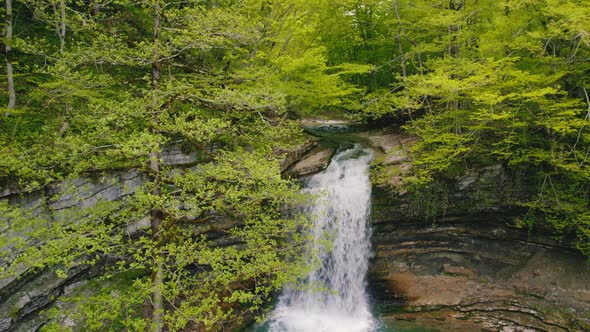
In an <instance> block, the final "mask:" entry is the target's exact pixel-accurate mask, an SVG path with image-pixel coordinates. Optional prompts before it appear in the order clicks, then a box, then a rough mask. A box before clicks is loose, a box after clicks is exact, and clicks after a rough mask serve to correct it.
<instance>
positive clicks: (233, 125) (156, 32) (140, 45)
mask: <svg viewBox="0 0 590 332" xmlns="http://www.w3.org/2000/svg"><path fill="white" fill-rule="evenodd" d="M2 17H3V19H2V26H3V29H2V31H3V41H4V42H3V52H2V62H1V63H0V70H1V72H2V77H3V78H4V79H3V80H2V83H1V84H2V86H3V88H2V89H0V104H1V105H2V106H1V107H2V108H1V109H0V112H1V114H0V184H1V186H2V187H4V188H15V187H17V188H20V189H19V190H21V191H22V192H32V191H44V190H45V191H47V188H49V187H50V186H52V185H54V184H56V183H68V181H73V180H75V179H78V178H81V177H88V176H91V175H92V176H96V175H97V174H98V175H100V176H103V177H107V175H109V174H112V173H113V172H117V171H121V170H129V169H137V170H139V172H140V173H141V174H142V176H144V177H145V183H144V184H143V185H142V186H141V188H136V189H134V190H132V191H130V192H129V193H128V194H127V195H126V196H125V199H124V200H121V201H117V202H112V201H104V202H98V203H97V204H95V205H94V206H92V207H86V208H85V209H80V210H77V211H76V212H75V213H74V214H72V215H66V216H63V215H61V216H60V215H54V214H44V213H38V211H34V209H30V208H27V207H23V208H21V209H17V208H16V207H15V206H14V205H12V204H9V202H8V200H7V199H3V200H1V201H0V215H1V217H0V229H2V230H3V231H2V236H1V238H0V246H1V247H2V248H3V254H2V256H1V257H0V264H1V265H0V266H2V268H1V269H2V274H3V275H18V274H19V273H22V270H23V266H26V267H27V268H28V269H30V271H31V272H30V273H34V272H35V271H40V270H47V269H52V270H53V271H55V273H56V275H57V276H59V277H65V276H66V275H67V273H68V271H69V270H71V269H73V268H75V267H77V266H82V265H90V266H100V269H101V272H100V273H101V277H100V278H98V279H97V281H96V283H97V284H96V285H95V286H94V289H95V291H94V292H93V294H92V295H91V296H90V297H84V296H82V297H80V298H75V299H70V300H72V301H77V303H78V304H79V305H78V306H77V309H76V310H74V311H75V312H73V313H71V314H72V315H74V316H75V317H78V318H79V321H80V322H83V323H81V324H84V325H85V328H86V329H87V330H100V329H101V328H104V326H110V327H112V328H114V329H128V330H145V329H146V328H149V329H150V330H153V331H160V330H162V329H166V330H182V329H186V328H191V327H203V328H207V329H221V328H229V327H232V328H233V327H236V326H239V325H240V324H241V322H242V321H241V320H240V317H243V316H247V315H260V314H263V308H264V307H265V306H264V304H265V303H267V302H268V301H269V300H270V299H271V298H272V295H273V292H275V291H276V290H278V289H280V288H281V286H282V285H284V284H285V283H287V282H292V281H295V280H296V279H297V276H299V275H301V273H303V271H304V270H305V267H304V266H303V263H302V261H301V259H300V256H301V247H300V245H301V244H303V243H305V240H306V239H305V238H303V237H298V236H296V234H297V231H296V230H297V229H298V227H301V225H302V224H304V223H305V222H306V221H305V219H304V218H302V217H301V216H297V215H295V216H289V217H286V216H285V214H284V213H283V211H284V209H285V207H286V206H292V205H296V204H297V203H298V202H300V201H301V200H304V199H306V198H305V197H302V196H301V195H300V194H299V193H298V190H297V185H296V184H295V183H294V182H292V181H291V180H288V179H284V178H283V177H281V170H280V166H279V162H280V160H281V158H282V157H283V156H284V152H285V151H288V150H289V149H291V148H293V147H295V146H296V145H298V144H300V143H301V142H302V140H303V136H302V133H301V129H300V128H299V126H298V124H297V122H296V119H298V118H300V117H305V116H321V115H322V114H332V115H333V114H337V115H338V116H349V117H355V118H359V119H364V120H367V121H371V122H374V123H380V124H382V125H401V126H403V129H404V130H405V131H407V132H408V133H411V134H413V135H416V136H418V137H419V138H420V141H419V143H418V144H417V145H416V146H415V147H414V156H415V159H414V161H413V164H414V165H413V166H414V172H415V176H414V177H413V178H412V179H413V182H412V183H411V185H412V186H414V188H415V190H420V189H419V188H423V187H424V186H428V185H429V184H430V183H432V181H434V180H437V179H438V180H440V179H454V178H456V177H457V176H458V175H459V174H462V173H464V172H466V171H467V170H468V169H471V168H476V167H482V166H486V165H491V164H496V163H501V164H503V165H504V166H505V167H506V168H508V169H510V170H511V171H512V172H514V173H519V174H525V176H526V177H527V178H528V179H529V183H530V184H531V187H532V188H531V192H533V193H534V194H532V195H530V196H529V197H525V198H523V199H522V200H521V201H519V202H516V203H517V204H519V205H520V206H521V207H523V208H524V210H525V211H526V213H525V214H524V215H523V216H522V217H521V218H520V219H519V220H518V221H517V222H518V223H520V224H521V225H524V226H528V227H532V225H533V224H534V223H536V222H538V221H543V222H547V223H549V224H551V225H552V227H553V228H554V229H555V230H556V231H557V232H558V233H559V234H570V235H571V234H573V235H574V236H575V237H576V238H577V244H578V247H579V249H580V250H581V251H582V252H584V253H585V254H587V255H590V206H589V204H590V203H589V202H590V193H589V185H590V169H589V168H588V162H589V161H590V133H589V131H590V97H589V91H588V90H590V78H589V77H590V25H589V24H588V22H587V19H588V17H590V1H588V0H571V1H564V0H544V1H531V0H506V1H492V0H445V1H432V0H412V1H402V0H386V1H380V0H317V1H304V0H286V1H278V0H242V1H233V0H219V1H213V0H212V1H209V0H183V1H168V0H138V1H129V0H115V1H111V0H83V1H73V0H35V1H32V0H5V6H4V7H3V8H2ZM177 146H180V148H181V149H182V150H183V152H185V153H188V154H191V153H192V154H194V155H196V156H197V157H196V159H195V160H193V162H192V163H191V164H190V165H186V166H184V167H181V168H180V169H178V167H172V166H171V165H169V164H167V163H166V162H165V160H164V155H165V153H166V151H168V150H169V149H170V148H172V147H177ZM100 176H99V177H100ZM64 190H66V191H67V189H64ZM57 199H58V198H57V197H47V201H48V204H50V203H51V202H54V201H56V200H57ZM146 218H147V219H146ZM142 220H143V221H145V220H147V223H143V224H144V226H145V227H143V228H140V230H139V231H136V233H134V234H133V235H132V236H129V235H128V232H127V233H126V230H127V229H128V228H129V227H130V225H135V224H137V223H138V222H140V221H142ZM203 225H208V226H207V227H210V228H209V230H211V229H215V230H216V231H220V232H222V233H223V234H225V235H226V236H228V238H230V239H231V241H230V242H231V243H226V244H223V245H220V244H219V243H217V245H211V243H212V238H211V237H210V236H209V237H208V236H206V235H204V232H203ZM216 225H217V226H216ZM218 225H226V226H224V227H225V228H223V227H221V226H218ZM227 225H229V226H227ZM133 227H135V226H133ZM221 228H223V229H221ZM31 243H35V245H30V244H31ZM213 243H214V241H213ZM4 248H9V249H10V250H4ZM195 285H199V286H198V287H195ZM112 294H118V296H115V297H113V296H112ZM88 299H91V300H88ZM105 303H109V306H107V307H109V308H112V310H106V311H104V312H103V311H100V312H99V310H97V308H99V307H100V308H103V306H102V305H103V304H105ZM64 310H65V309H64ZM101 310H102V309H101ZM48 314H51V313H48ZM54 314H55V313H54ZM56 315H59V313H57V314H56ZM56 324H57V323H56ZM44 328H46V329H48V330H51V329H57V330H60V328H61V327H60V326H58V325H47V326H45V327H44Z"/></svg>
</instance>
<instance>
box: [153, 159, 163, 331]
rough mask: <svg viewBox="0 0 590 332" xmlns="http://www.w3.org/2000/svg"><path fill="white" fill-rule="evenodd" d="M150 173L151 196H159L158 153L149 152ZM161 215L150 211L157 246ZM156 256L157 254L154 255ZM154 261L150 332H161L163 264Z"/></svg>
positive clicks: (158, 211)
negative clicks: (151, 183)
mask: <svg viewBox="0 0 590 332" xmlns="http://www.w3.org/2000/svg"><path fill="white" fill-rule="evenodd" d="M150 172H151V173H152V177H153V186H154V187H153V189H152V195H154V196H159V195H160V176H161V175H160V154H159V153H158V152H151V153H150ZM163 219H164V218H163V213H162V211H161V210H160V209H158V208H154V209H152V211H151V220H150V224H151V225H150V226H151V230H152V238H153V240H154V242H155V243H156V246H158V244H159V242H160V240H161V239H160V231H161V227H162V221H163ZM156 255H157V253H156ZM154 259H155V261H154V266H155V267H154V271H153V274H152V279H153V283H154V294H153V297H152V310H153V311H152V326H151V331H152V332H161V331H162V327H163V317H164V304H163V303H164V301H163V292H162V291H163V289H162V287H163V284H164V281H163V270H164V262H163V261H162V259H161V257H159V256H156V257H155V258H154Z"/></svg>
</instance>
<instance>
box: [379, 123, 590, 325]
mask: <svg viewBox="0 0 590 332" xmlns="http://www.w3.org/2000/svg"><path fill="white" fill-rule="evenodd" d="M371 141H372V142H373V144H374V146H375V148H376V149H379V150H380V152H381V153H382V156H381V157H380V159H378V160H377V167H378V171H379V172H380V176H383V174H385V175H386V178H385V180H386V181H383V179H381V183H382V185H381V186H374V188H373V206H372V208H373V213H372V222H373V250H374V258H373V260H372V263H371V266H370V271H369V287H370V293H371V295H372V298H373V301H374V302H375V303H376V305H377V310H378V311H379V313H380V316H381V317H382V319H383V321H384V322H385V323H386V324H388V325H389V326H391V327H393V328H394V329H395V328H398V329H404V328H407V329H410V328H416V327H423V328H427V329H433V330H437V331H588V330H590V266H589V265H588V263H587V258H585V257H583V256H582V255H581V254H580V253H579V252H578V251H576V250H575V249H574V248H573V246H572V244H571V243H570V242H569V241H568V239H561V240H556V239H555V238H554V237H553V236H552V233H551V231H550V230H548V229H544V228H543V227H540V228H537V227H535V228H533V229H531V230H529V229H526V228H525V229H523V228H517V227H515V226H514V218H515V217H516V216H518V215H519V214H520V213H521V212H523V211H522V210H520V209H519V208H518V207H517V206H515V205H514V201H515V200H516V199H518V198H521V197H524V196H526V195H529V194H530V193H528V192H527V185H526V178H524V177H522V176H519V174H509V173H508V172H507V171H506V170H505V169H504V168H503V167H502V165H494V166H491V167H487V168H482V169H477V170H472V171H470V172H468V173H467V174H466V175H464V176H463V177H460V178H458V179H456V180H454V181H450V182H447V183H437V184H435V185H434V186H433V187H432V190H430V191H426V192H422V193H417V194H415V193H414V194H406V193H404V192H403V191H402V193H401V194H398V193H394V192H399V190H391V189H392V188H393V189H399V188H396V186H399V185H400V184H401V183H403V179H404V176H405V175H407V174H408V171H407V170H408V169H410V166H409V161H410V159H411V156H410V154H409V145H411V142H412V139H411V138H409V137H405V136H403V135H399V134H395V133H391V132H389V133H388V132H378V133H374V134H372V139H371ZM379 142H388V143H387V145H384V144H380V143H379ZM391 142H397V143H393V144H392V143H391ZM404 142H410V144H405V145H404ZM379 167H381V168H379ZM383 183H384V184H385V185H383Z"/></svg>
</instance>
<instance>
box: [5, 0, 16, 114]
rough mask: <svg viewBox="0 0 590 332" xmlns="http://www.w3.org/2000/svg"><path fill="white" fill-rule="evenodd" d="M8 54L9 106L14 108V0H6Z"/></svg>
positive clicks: (6, 45) (6, 42)
mask: <svg viewBox="0 0 590 332" xmlns="http://www.w3.org/2000/svg"><path fill="white" fill-rule="evenodd" d="M4 45H5V52H6V53H5V54H6V78H7V80H8V106H7V108H8V109H9V110H11V109H14V106H15V104H16V94H15V92H14V71H13V68H12V0H6V36H5V39H4Z"/></svg>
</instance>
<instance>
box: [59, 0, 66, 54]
mask: <svg viewBox="0 0 590 332" xmlns="http://www.w3.org/2000/svg"><path fill="white" fill-rule="evenodd" d="M59 19H60V22H59V25H58V27H57V34H58V36H59V53H60V54H61V53H63V51H64V47H65V45H66V1H65V0H60V2H59Z"/></svg>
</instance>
